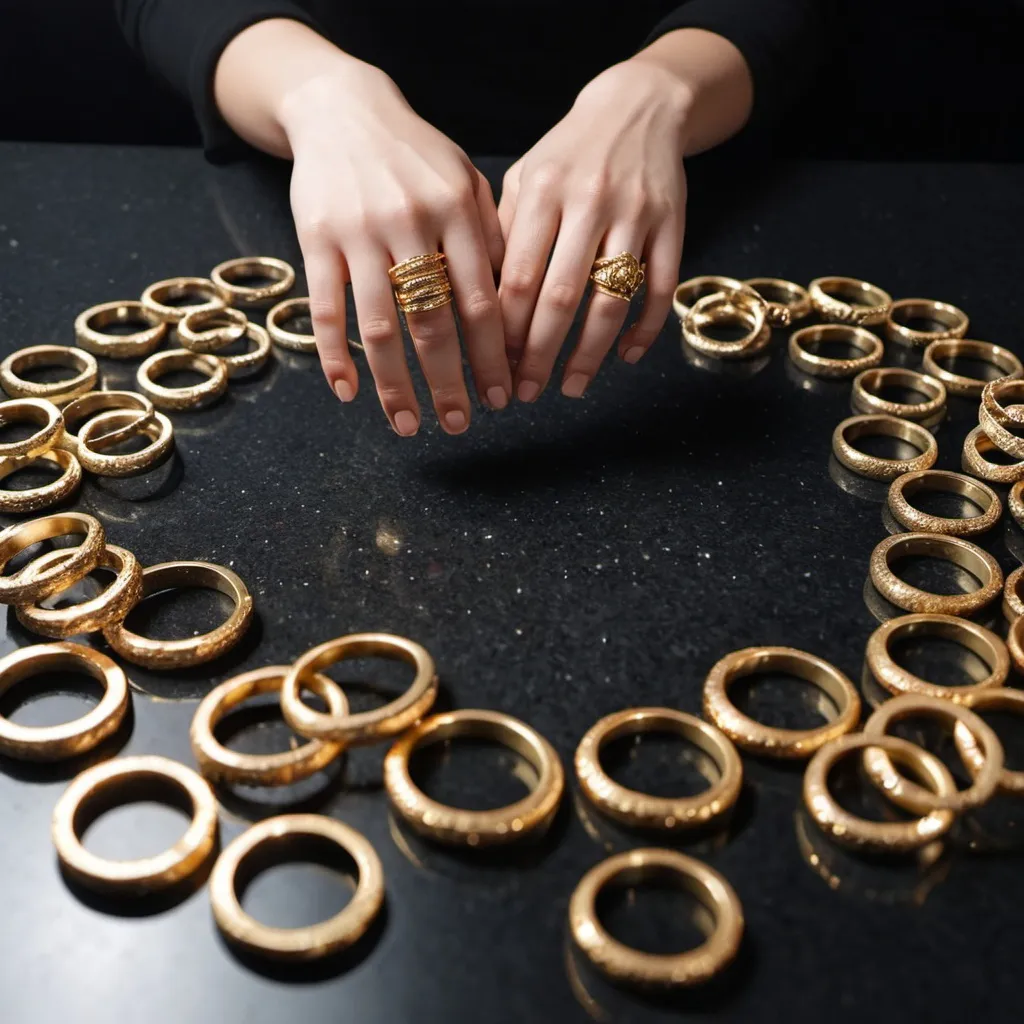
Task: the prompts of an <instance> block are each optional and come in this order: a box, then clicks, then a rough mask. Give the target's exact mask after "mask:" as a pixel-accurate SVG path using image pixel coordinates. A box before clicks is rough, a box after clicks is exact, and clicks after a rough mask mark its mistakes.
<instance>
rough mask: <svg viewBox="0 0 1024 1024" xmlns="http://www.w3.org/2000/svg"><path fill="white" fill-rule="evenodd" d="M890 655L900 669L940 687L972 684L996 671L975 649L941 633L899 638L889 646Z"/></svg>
mask: <svg viewBox="0 0 1024 1024" xmlns="http://www.w3.org/2000/svg"><path fill="white" fill-rule="evenodd" d="M889 656H890V657H891V658H892V660H893V661H895V662H896V664H897V665H899V666H900V668H904V669H906V670H907V671H908V672H913V673H914V675H915V676H917V677H918V678H919V679H926V680H927V681H928V682H929V683H935V684H936V685H938V686H971V685H973V684H974V683H980V682H981V680H983V679H985V678H986V677H987V676H988V675H989V674H990V673H991V672H992V669H991V668H990V667H989V666H988V665H987V664H986V663H985V661H984V659H983V658H981V657H980V656H979V655H977V654H975V653H974V651H972V650H969V649H968V648H966V647H964V646H963V645H962V644H958V643H957V642H956V641H955V640H946V639H945V638H943V637H937V636H924V637H913V636H908V637H905V638H902V639H901V638H897V639H896V640H895V641H893V643H891V644H890V645H889Z"/></svg>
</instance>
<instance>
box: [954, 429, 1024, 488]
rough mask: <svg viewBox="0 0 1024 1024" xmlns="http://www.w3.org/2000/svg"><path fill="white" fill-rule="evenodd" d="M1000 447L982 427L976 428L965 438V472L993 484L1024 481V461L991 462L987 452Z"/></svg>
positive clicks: (963, 459) (962, 461)
mask: <svg viewBox="0 0 1024 1024" xmlns="http://www.w3.org/2000/svg"><path fill="white" fill-rule="evenodd" d="M999 450H1000V448H999V446H998V445H997V444H996V443H995V442H994V441H993V440H992V438H990V437H989V436H988V434H986V433H985V431H984V429H983V428H982V427H975V428H974V429H973V430H972V431H971V432H970V433H969V434H968V435H967V437H965V438H964V451H963V457H962V460H961V465H962V466H963V468H964V472H966V473H971V474H972V475H973V476H976V477H979V478H980V479H982V480H987V481H988V482H989V483H993V484H1012V483H1016V482H1017V481H1018V480H1024V461H1021V462H990V461H989V460H988V459H986V458H985V454H984V453H985V452H991V451H999Z"/></svg>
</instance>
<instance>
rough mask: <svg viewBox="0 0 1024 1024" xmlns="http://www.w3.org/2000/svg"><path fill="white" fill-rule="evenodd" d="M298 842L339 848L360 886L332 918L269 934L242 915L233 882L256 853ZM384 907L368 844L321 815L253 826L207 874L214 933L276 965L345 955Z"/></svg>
mask: <svg viewBox="0 0 1024 1024" xmlns="http://www.w3.org/2000/svg"><path fill="white" fill-rule="evenodd" d="M297 839H299V840H301V839H319V840H327V841H328V842H330V843H333V844H334V845H336V846H338V847H340V848H341V849H342V850H344V851H345V853H347V854H348V855H349V856H350V857H351V858H352V860H353V861H354V862H355V865H356V871H357V872H358V876H359V881H358V882H357V884H356V890H355V892H354V893H353V894H352V898H351V899H350V900H349V901H348V903H347V904H346V905H345V907H344V908H343V909H342V910H341V911H340V912H339V913H337V914H335V915H334V917H331V918H328V919H327V920H326V921H321V922H319V923H318V924H314V925H308V926H306V927H305V928H271V927H270V926H269V925H265V924H260V922H259V921H257V920H256V919H255V918H254V917H252V916H251V915H250V914H247V913H246V912H245V911H244V910H243V909H242V905H241V903H240V902H239V900H238V892H237V889H236V884H237V878H238V875H239V873H240V872H242V873H243V874H246V873H248V872H245V871H244V868H245V867H246V865H247V862H251V859H252V858H253V857H254V856H255V855H256V854H257V852H258V853H259V854H260V855H262V854H263V853H265V852H266V851H267V848H269V849H270V850H271V851H273V850H274V848H275V847H277V848H280V847H285V849H287V846H288V845H289V844H290V843H292V842H294V841H295V840H297ZM260 859H261V860H262V856H261V858H260ZM383 902H384V869H383V868H382V867H381V863H380V858H379V857H378V856H377V852H376V850H374V848H373V847H372V846H371V845H370V842H369V840H368V839H367V838H366V837H365V836H364V835H363V834H362V833H361V832H357V831H356V830H355V829H354V828H352V827H351V826H350V825H346V824H345V823H344V822H342V821H336V820H335V819H333V818H327V817H324V816H323V815H319V814H282V815H280V816H278V817H276V818H267V819H266V820H265V821H261V822H259V823H258V824H256V825H253V826H252V827H251V828H249V829H247V830H246V831H245V832H243V833H242V834H241V835H240V836H239V837H238V838H237V839H235V840H233V841H232V842H231V843H230V844H228V847H227V849H225V850H224V852H223V853H222V854H221V855H220V856H219V857H218V858H217V863H216V864H215V865H214V867H213V871H212V872H211V873H210V903H211V904H212V906H213V917H214V920H215V921H216V922H217V927H218V928H220V930H221V931H222V932H223V933H224V934H225V935H226V936H227V938H228V939H229V940H230V941H231V942H233V943H235V944H236V945H238V946H240V947H241V948H243V949H245V950H248V951H249V952H250V953H256V954H257V955H261V956H269V957H273V958H274V959H277V960H315V959H317V958H319V957H324V956H329V955H331V954H332V953H338V952H340V951H341V950H343V949H346V948H347V947H349V946H351V945H352V943H354V942H356V941H357V940H358V939H360V938H361V937H362V936H363V935H365V934H366V931H367V929H368V928H369V927H370V925H371V924H372V923H373V919H374V918H375V917H376V916H377V913H378V911H379V910H380V908H381V905H382V904H383Z"/></svg>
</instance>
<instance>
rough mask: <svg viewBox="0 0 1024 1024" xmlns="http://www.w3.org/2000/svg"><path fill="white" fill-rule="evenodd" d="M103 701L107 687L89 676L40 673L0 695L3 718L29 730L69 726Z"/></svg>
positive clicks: (17, 683) (0, 708)
mask: <svg viewBox="0 0 1024 1024" xmlns="http://www.w3.org/2000/svg"><path fill="white" fill-rule="evenodd" d="M102 698H103V684H102V683H100V681H99V680H98V679H94V678H93V677H92V676H91V675H88V674H87V673H85V672H68V671H67V670H63V671H62V670H53V671H50V672H38V673H36V674H35V675H32V676H29V677H27V678H25V679H20V680H19V681H18V682H16V683H15V684H14V685H13V686H11V688H10V689H9V690H7V691H5V692H4V693H3V694H0V717H3V718H6V719H7V720H8V721H11V722H14V723H15V724H16V725H23V726H26V727H29V728H46V727H47V726H52V725H65V724H66V723H68V722H73V721H74V720H75V719H77V718H81V717H82V716H83V715H86V714H88V713H89V712H90V711H91V710H92V709H93V708H94V707H95V706H96V705H97V704H98V703H99V702H100V700H102Z"/></svg>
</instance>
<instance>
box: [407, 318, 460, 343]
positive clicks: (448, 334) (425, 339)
mask: <svg viewBox="0 0 1024 1024" xmlns="http://www.w3.org/2000/svg"><path fill="white" fill-rule="evenodd" d="M419 320H420V321H421V322H419V323H417V324H416V326H415V329H414V330H413V332H412V336H413V340H414V341H415V342H416V347H417V348H418V349H422V350H425V351H428V352H434V351H437V350H438V349H443V348H444V347H445V346H447V345H448V344H449V343H450V342H451V341H452V340H453V335H454V329H453V326H452V324H451V322H450V321H448V320H447V318H444V319H442V318H441V317H435V316H430V315H424V316H421V317H420V318H419Z"/></svg>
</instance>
